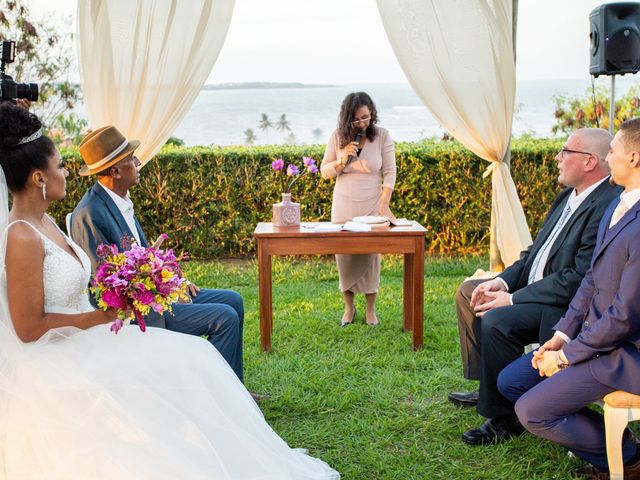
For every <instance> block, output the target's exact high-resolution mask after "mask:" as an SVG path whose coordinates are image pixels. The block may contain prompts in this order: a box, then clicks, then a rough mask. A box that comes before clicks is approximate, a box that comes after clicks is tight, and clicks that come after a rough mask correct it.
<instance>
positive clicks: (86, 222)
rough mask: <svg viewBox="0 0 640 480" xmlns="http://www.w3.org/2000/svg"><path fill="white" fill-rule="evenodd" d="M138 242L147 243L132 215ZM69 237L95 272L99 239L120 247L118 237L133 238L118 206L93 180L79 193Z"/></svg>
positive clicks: (120, 241)
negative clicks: (81, 193)
mask: <svg viewBox="0 0 640 480" xmlns="http://www.w3.org/2000/svg"><path fill="white" fill-rule="evenodd" d="M134 219H135V222H136V227H137V229H138V234H139V235H140V243H141V244H142V246H143V247H146V246H148V242H147V237H145V235H144V232H143V231H142V227H141V226H140V223H139V222H138V219H137V218H135V216H134ZM69 234H70V235H71V238H73V241H74V242H76V243H77V244H78V245H80V246H81V247H82V249H83V250H84V251H85V252H86V253H87V255H89V258H90V259H91V269H92V271H93V272H94V273H95V271H96V267H97V266H98V255H97V254H96V248H97V247H98V245H100V244H101V243H107V244H111V243H113V244H116V245H117V246H118V248H119V249H120V250H122V238H123V237H125V236H128V237H131V238H135V237H134V236H133V232H131V230H130V229H129V226H128V225H127V222H126V220H125V219H124V217H123V216H122V214H121V213H120V210H118V207H117V206H116V204H115V203H114V201H113V200H112V199H111V197H110V196H109V194H108V193H107V192H106V191H105V189H104V187H102V186H101V185H98V183H96V184H94V185H93V186H92V187H91V188H90V189H89V190H87V192H86V193H85V194H84V196H83V197H82V200H80V202H79V203H78V205H77V206H76V208H74V210H73V213H72V215H71V231H70V232H69Z"/></svg>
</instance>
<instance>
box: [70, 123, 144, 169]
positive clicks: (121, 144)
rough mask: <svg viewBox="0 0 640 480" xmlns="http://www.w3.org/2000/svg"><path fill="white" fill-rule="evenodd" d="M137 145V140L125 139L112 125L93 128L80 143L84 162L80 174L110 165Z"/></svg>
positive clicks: (106, 167) (124, 156) (138, 143)
mask: <svg viewBox="0 0 640 480" xmlns="http://www.w3.org/2000/svg"><path fill="white" fill-rule="evenodd" d="M139 145H140V142H139V141H138V140H131V141H129V140H127V139H126V137H125V136H124V135H122V133H120V131H118V129H117V128H116V127H114V126H113V125H108V126H106V127H102V128H99V129H97V130H94V131H93V132H91V133H90V134H89V135H87V136H86V137H85V138H84V140H82V142H81V143H80V147H79V150H80V155H82V159H83V160H84V163H85V164H86V165H85V166H84V167H82V168H81V169H80V175H82V176H86V175H94V174H96V173H100V172H102V171H104V170H106V169H108V168H110V167H112V166H113V165H115V164H116V163H118V162H119V161H120V160H122V159H123V158H126V156H127V155H129V154H130V153H131V152H133V151H134V150H135V149H136V148H138V146H139Z"/></svg>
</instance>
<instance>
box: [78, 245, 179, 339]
mask: <svg viewBox="0 0 640 480" xmlns="http://www.w3.org/2000/svg"><path fill="white" fill-rule="evenodd" d="M167 238H168V236H167V235H166V234H162V235H161V236H160V237H159V238H158V240H157V241H156V242H155V243H154V245H153V246H151V247H141V246H139V245H135V244H132V245H131V246H130V248H129V249H128V250H125V251H124V252H119V250H118V247H117V246H116V245H100V246H98V248H97V253H98V256H99V257H100V258H101V260H102V262H101V264H100V265H99V266H98V268H97V270H96V276H95V277H94V279H93V281H92V287H91V289H90V290H91V292H92V293H93V294H94V296H95V298H96V300H97V302H98V307H99V308H102V309H104V310H106V309H108V308H114V309H116V310H118V319H117V320H116V321H114V323H113V324H112V325H111V331H113V332H115V333H118V331H119V330H120V329H121V328H122V325H123V324H124V321H123V320H124V319H125V316H126V315H128V314H129V312H132V313H133V315H134V317H135V319H136V320H137V321H138V325H139V327H140V330H142V331H145V330H146V325H145V322H144V316H145V315H148V314H149V312H151V310H153V311H155V312H157V313H163V312H165V311H171V305H172V304H173V303H175V302H177V301H178V300H183V299H184V300H186V299H188V296H187V285H186V280H185V279H184V277H183V276H182V269H181V267H180V263H179V261H180V260H181V259H183V258H185V257H181V258H176V256H175V254H174V253H173V250H171V249H169V250H162V249H160V248H159V246H160V244H162V242H163V241H164V240H166V239H167Z"/></svg>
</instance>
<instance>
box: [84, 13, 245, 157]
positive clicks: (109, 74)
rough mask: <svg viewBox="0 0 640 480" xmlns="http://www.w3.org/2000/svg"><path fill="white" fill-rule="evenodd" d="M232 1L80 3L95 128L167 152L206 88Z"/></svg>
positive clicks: (144, 149) (149, 150) (147, 151)
mask: <svg viewBox="0 0 640 480" xmlns="http://www.w3.org/2000/svg"><path fill="white" fill-rule="evenodd" d="M233 7H234V0H79V1H78V16H77V17H78V45H79V58H80V72H81V79H82V90H83V93H84V102H85V106H86V109H87V114H88V117H89V125H90V126H91V128H92V129H96V128H99V127H102V126H105V125H109V124H112V125H115V126H116V127H117V128H118V129H119V130H120V131H121V132H122V133H124V134H125V136H127V137H128V138H130V139H134V138H135V139H139V140H140V141H141V145H140V147H139V148H138V150H137V153H138V157H139V158H140V160H141V161H142V163H143V164H144V163H146V162H148V161H149V160H150V159H151V158H152V157H153V156H154V155H155V154H156V153H157V152H158V150H159V149H160V148H161V147H162V145H163V144H164V142H166V140H167V139H168V138H169V136H170V135H171V133H172V132H173V131H174V130H175V128H176V127H177V126H178V124H179V123H180V121H181V120H182V119H183V118H184V116H185V115H186V113H187V111H188V110H189V108H190V107H191V105H192V104H193V102H194V100H195V99H196V96H197V95H198V93H199V92H200V89H201V88H202V86H203V85H204V82H205V81H206V79H207V77H208V76H209V73H210V72H211V69H212V67H213V65H214V63H215V61H216V59H217V58H218V54H219V53H220V49H221V48H222V44H223V43H224V39H225V36H226V34H227V30H228V28H229V23H230V22H231V15H232V13H233Z"/></svg>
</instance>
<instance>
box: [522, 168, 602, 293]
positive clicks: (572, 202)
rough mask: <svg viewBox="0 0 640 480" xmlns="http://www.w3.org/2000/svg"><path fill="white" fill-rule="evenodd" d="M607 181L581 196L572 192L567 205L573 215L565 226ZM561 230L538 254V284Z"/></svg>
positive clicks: (534, 277)
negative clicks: (590, 196)
mask: <svg viewBox="0 0 640 480" xmlns="http://www.w3.org/2000/svg"><path fill="white" fill-rule="evenodd" d="M605 180H607V181H608V180H609V177H605V178H603V179H602V180H600V181H599V182H598V183H594V184H593V185H591V186H590V187H589V188H587V189H585V190H584V191H583V192H582V193H580V195H576V191H575V189H574V190H573V192H571V195H569V199H568V200H567V204H568V205H569V208H571V213H570V214H569V216H568V217H567V218H566V219H565V221H564V225H566V224H567V223H569V220H570V219H571V217H572V216H573V214H574V213H575V212H576V210H578V208H579V207H580V205H582V202H584V201H585V200H586V199H587V197H588V196H589V195H590V194H591V192H593V191H594V190H595V189H596V188H598V187H599V186H600V184H601V183H602V182H604V181H605ZM564 225H563V228H564ZM561 230H562V228H559V229H557V231H556V234H555V236H554V238H552V239H550V241H548V242H546V248H545V249H544V251H543V250H541V251H539V252H538V253H537V255H539V256H540V260H539V262H538V268H537V269H536V271H535V274H534V275H533V281H534V282H537V281H538V280H540V279H542V277H544V267H545V266H546V264H547V260H548V259H549V253H550V252H551V247H552V246H553V244H554V243H555V241H556V239H557V238H558V235H559V234H560V231H561ZM534 261H535V259H534ZM530 283H533V282H530Z"/></svg>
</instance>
